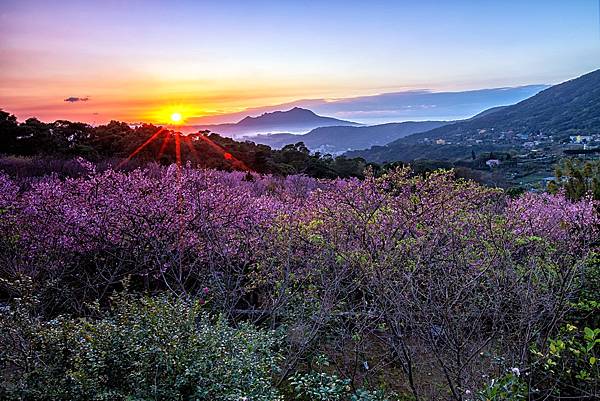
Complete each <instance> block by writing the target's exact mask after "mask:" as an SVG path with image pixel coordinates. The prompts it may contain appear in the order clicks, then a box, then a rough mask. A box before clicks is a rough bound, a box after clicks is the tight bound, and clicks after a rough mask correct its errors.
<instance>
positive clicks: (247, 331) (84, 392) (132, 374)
mask: <svg viewBox="0 0 600 401" xmlns="http://www.w3.org/2000/svg"><path fill="white" fill-rule="evenodd" d="M33 307H35V302H34V301H33V302H31V301H28V302H25V301H23V300H18V301H17V302H16V303H15V304H14V305H13V306H11V307H10V308H6V310H5V311H4V312H3V313H2V316H1V320H0V336H1V338H0V341H1V342H2V344H4V347H2V350H1V351H0V357H1V361H0V362H1V365H0V366H1V368H2V369H3V373H2V378H3V379H2V382H1V387H0V398H2V399H9V400H10V399H14V400H16V399H19V400H124V399H127V400H149V399H152V400H155V399H158V400H240V399H248V400H250V399H251V400H265V401H267V400H268V401H271V400H276V399H279V398H278V394H277V391H276V390H275V389H274V387H273V386H272V385H271V373H272V370H273V368H274V367H275V362H276V355H277V354H276V353H275V352H273V348H274V346H275V340H274V337H273V336H272V335H271V334H270V333H269V332H265V331H261V330H258V329H255V328H253V327H252V326H250V325H246V324H241V325H239V326H238V327H237V328H232V327H230V326H228V325H227V324H226V323H225V322H224V321H223V320H222V319H211V318H210V317H209V316H207V314H206V313H204V312H203V311H202V310H201V305H200V303H198V302H185V301H180V300H175V299H173V298H170V297H167V296H159V297H154V298H150V297H142V298H139V299H134V298H132V297H130V296H124V295H120V296H118V297H116V298H114V299H113V307H112V308H111V310H110V312H109V313H107V314H103V315H102V316H101V317H100V318H97V319H90V318H86V319H71V318H68V317H60V318H58V319H55V320H51V321H47V322H43V321H38V320H36V319H35V318H33V316H32V313H31V311H32V309H33Z"/></svg>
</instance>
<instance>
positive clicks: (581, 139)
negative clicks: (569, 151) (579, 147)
mask: <svg viewBox="0 0 600 401" xmlns="http://www.w3.org/2000/svg"><path fill="white" fill-rule="evenodd" d="M569 139H570V140H571V143H589V142H591V141H592V139H593V138H592V136H591V135H571V136H569Z"/></svg>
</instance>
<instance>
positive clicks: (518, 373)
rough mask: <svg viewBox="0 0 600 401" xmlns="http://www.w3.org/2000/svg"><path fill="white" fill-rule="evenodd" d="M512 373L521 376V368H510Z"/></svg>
mask: <svg viewBox="0 0 600 401" xmlns="http://www.w3.org/2000/svg"><path fill="white" fill-rule="evenodd" d="M510 371H511V372H513V374H514V375H516V376H517V377H518V376H521V371H520V370H519V368H510Z"/></svg>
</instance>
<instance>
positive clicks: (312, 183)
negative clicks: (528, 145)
mask: <svg viewBox="0 0 600 401" xmlns="http://www.w3.org/2000/svg"><path fill="white" fill-rule="evenodd" d="M290 151H292V152H300V153H302V152H303V150H302V149H301V146H298V147H296V149H290ZM81 167H82V169H83V170H84V171H85V173H82V174H81V175H80V176H79V177H77V178H66V179H61V178H60V177H57V176H49V177H43V178H38V179H32V178H23V179H21V178H15V177H13V178H10V177H8V176H6V175H0V210H1V211H2V214H1V215H0V216H1V218H0V269H1V270H0V275H1V276H2V277H4V278H7V279H9V280H14V279H16V278H20V277H30V278H31V280H32V287H33V288H32V291H33V293H34V294H35V296H36V297H37V298H38V299H39V303H38V307H37V311H38V313H39V315H40V321H41V322H47V321H50V322H51V321H53V319H55V318H56V317H57V316H59V315H62V314H65V313H69V314H72V315H75V316H82V317H84V321H85V322H88V323H89V322H105V321H106V319H108V318H102V319H99V320H98V318H97V316H96V315H97V313H98V312H97V310H98V309H99V310H106V309H108V308H109V307H110V305H111V302H112V301H111V297H110V295H111V294H112V293H114V291H115V290H118V289H120V288H121V287H122V285H121V282H122V281H123V279H124V278H126V277H129V278H130V289H131V290H132V291H133V292H151V293H154V292H164V291H166V292H169V293H171V294H173V296H175V297H178V298H181V299H183V300H186V299H195V298H197V297H204V298H203V299H206V297H208V299H209V300H210V301H209V302H207V303H206V304H205V306H204V308H205V309H206V310H208V311H210V312H211V313H214V314H215V315H222V316H224V318H225V319H226V320H227V321H228V322H230V323H231V324H236V325H237V324H241V323H242V322H247V323H253V324H255V325H257V326H260V327H263V328H266V329H269V330H277V331H278V332H279V333H281V336H282V342H281V344H280V348H279V352H280V359H278V361H279V363H278V368H279V369H278V370H277V372H276V375H275V376H276V378H275V382H276V383H278V385H281V384H282V383H286V382H287V380H288V379H289V378H290V377H294V379H295V382H296V383H297V385H298V386H300V387H299V391H300V392H301V393H302V394H304V395H303V397H305V396H306V394H308V393H307V391H309V390H308V389H311V390H310V391H317V390H316V389H315V387H314V386H312V384H318V386H317V387H319V386H321V384H323V386H322V387H323V388H325V389H331V388H333V389H335V391H338V390H340V389H344V388H345V386H346V385H349V386H350V387H351V388H353V389H355V388H360V387H365V388H366V389H377V388H386V389H387V388H390V387H392V388H391V389H392V390H395V391H397V392H398V393H401V394H407V393H409V394H410V397H412V398H413V399H415V400H423V399H452V400H461V399H464V398H465V394H466V392H467V391H470V393H471V394H475V393H476V391H477V390H478V389H482V388H484V387H485V386H486V385H487V384H489V377H502V376H503V375H504V374H505V370H500V369H498V367H497V366H496V365H494V364H493V363H492V362H493V360H495V358H502V359H503V360H504V361H506V365H507V366H511V367H516V368H519V369H521V370H523V371H525V370H526V369H528V368H530V366H529V365H530V362H531V360H532V359H531V354H530V353H529V352H528V350H529V348H530V347H531V345H532V344H536V345H537V347H538V349H539V350H540V352H543V353H545V352H546V348H545V347H546V346H547V344H548V343H547V341H546V339H547V338H556V336H557V333H559V328H560V327H561V326H564V323H565V322H566V321H567V320H566V319H570V314H571V312H572V310H573V304H574V303H579V302H583V301H586V300H585V299H583V298H582V299H580V298H579V295H580V294H583V293H584V292H585V291H588V292H590V293H591V292H593V287H588V284H591V283H593V282H594V281H593V280H581V279H580V277H588V276H589V277H593V274H592V273H591V272H592V270H589V267H590V266H592V265H593V263H594V262H593V260H594V258H595V256H594V253H593V251H594V249H595V247H597V244H598V240H599V239H600V234H599V226H600V224H599V223H600V219H599V217H598V214H597V211H596V206H597V203H596V202H595V201H594V200H592V199H590V198H583V199H581V200H578V201H573V200H570V199H568V197H566V196H565V194H564V193H562V192H559V193H557V194H539V193H527V194H524V195H522V196H518V197H514V198H510V197H507V195H506V194H505V193H504V192H503V191H501V190H496V189H490V188H484V187H481V186H479V185H477V184H475V183H473V182H470V181H464V180H460V179H456V178H455V177H454V176H453V174H452V172H442V171H435V172H431V173H427V172H424V173H423V174H422V175H416V176H415V175H413V174H411V173H410V171H409V170H408V169H405V168H404V169H402V168H400V169H391V170H389V171H387V172H386V174H383V175H381V176H374V175H371V174H369V175H367V177H366V178H365V179H364V180H358V179H354V178H348V179H336V180H318V179H313V178H309V177H306V176H302V175H290V176H287V177H285V178H284V177H275V176H268V175H259V174H252V173H250V174H248V173H247V172H224V171H216V170H199V169H194V168H191V167H189V166H182V167H181V168H177V166H174V165H173V166H170V167H162V166H159V165H148V166H146V168H140V169H136V170H133V171H130V172H124V171H113V170H111V169H107V170H100V169H98V166H97V165H94V164H90V163H86V162H84V161H81ZM0 284H1V285H2V287H1V288H2V293H1V295H2V298H3V299H6V300H11V299H13V300H14V299H16V298H22V293H21V291H20V290H19V288H17V287H15V286H12V285H10V284H9V283H7V282H3V283H0ZM206 291H208V292H206ZM206 294H208V295H206ZM586 302H587V301H586ZM92 305H98V306H97V307H95V306H94V307H92ZM90 319H92V320H90ZM57 321H59V322H63V321H64V318H60V319H58V320H57ZM75 321H76V322H78V321H77V320H75ZM93 324H94V325H95V324H99V323H93ZM585 325H587V326H588V327H590V328H592V327H594V326H592V325H590V324H587V323H586V324H585ZM585 325H584V324H582V325H579V323H578V325H577V327H581V328H583V327H585ZM34 326H35V325H33V326H32V327H34ZM43 326H44V327H46V325H45V324H44V325H43ZM60 327H62V326H60ZM77 327H79V326H77ZM240 327H243V326H240ZM108 331H109V332H110V330H108ZM563 341H564V340H563ZM577 341H580V340H577ZM319 354H325V355H326V356H327V357H328V359H329V360H330V363H331V366H330V367H329V368H328V369H326V370H321V371H318V372H314V371H311V370H310V369H308V372H307V373H305V374H299V375H298V374H297V372H304V369H303V367H305V366H307V365H309V362H310V361H311V360H312V358H313V357H314V356H315V355H319ZM182 358H183V357H182ZM333 372H335V377H334V376H333V375H334V373H333ZM323 374H324V375H323ZM484 375H485V376H484ZM536 375H537V374H536ZM536 377H537V376H536ZM311 383H312V384H311ZM390 383H393V385H390ZM540 383H542V384H543V383H544V381H543V380H541V381H540ZM340 391H341V390H340ZM344 391H346V390H344ZM355 395H356V397H358V393H356V394H355ZM363 395H364V394H363ZM346 396H348V397H350V395H349V394H348V393H347V392H346V393H345V395H344V396H343V397H346ZM340 397H341V396H340ZM365 397H366V396H365ZM342 399H343V398H342Z"/></svg>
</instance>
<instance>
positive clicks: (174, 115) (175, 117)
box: [171, 112, 183, 124]
mask: <svg viewBox="0 0 600 401" xmlns="http://www.w3.org/2000/svg"><path fill="white" fill-rule="evenodd" d="M182 118H183V117H182V116H181V113H178V112H175V113H172V114H171V122H173V123H175V124H178V123H180V122H181V120H182Z"/></svg>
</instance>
